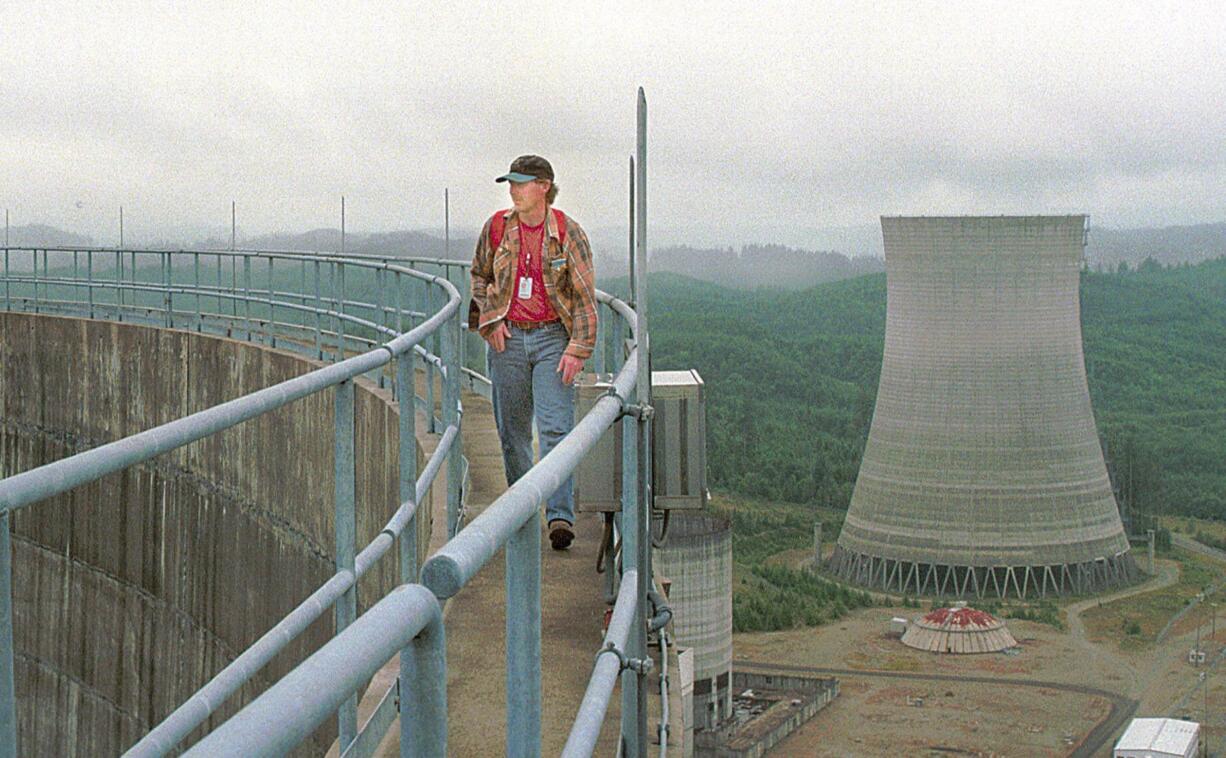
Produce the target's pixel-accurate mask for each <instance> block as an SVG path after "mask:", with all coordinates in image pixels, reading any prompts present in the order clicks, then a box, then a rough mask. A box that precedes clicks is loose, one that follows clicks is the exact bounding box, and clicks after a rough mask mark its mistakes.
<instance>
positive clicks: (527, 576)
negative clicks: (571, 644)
mask: <svg viewBox="0 0 1226 758" xmlns="http://www.w3.org/2000/svg"><path fill="white" fill-rule="evenodd" d="M506 593H507V594H506V605H507V612H506V630H507V638H506V643H507V653H506V658H507V673H506V677H507V690H506V703H507V708H506V718H507V745H506V754H507V755H509V756H538V755H540V754H541V528H540V524H538V523H537V520H536V519H535V518H529V519H527V520H526V521H525V522H524V523H523V524H522V525H521V526H520V527H519V528H518V529H517V530H516V531H515V533H514V535H513V536H512V537H511V539H510V540H509V541H508V542H507V547H506Z"/></svg>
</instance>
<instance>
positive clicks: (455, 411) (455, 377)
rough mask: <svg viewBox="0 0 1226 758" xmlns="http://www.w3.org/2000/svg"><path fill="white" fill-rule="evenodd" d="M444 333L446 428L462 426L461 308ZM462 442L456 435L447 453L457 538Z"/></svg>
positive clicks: (450, 518)
mask: <svg viewBox="0 0 1226 758" xmlns="http://www.w3.org/2000/svg"><path fill="white" fill-rule="evenodd" d="M439 331H441V332H443V335H442V337H443V365H445V366H446V367H447V376H446V377H445V378H444V382H445V384H444V386H443V390H444V391H443V429H444V431H446V429H447V428H448V427H451V426H455V427H457V428H458V427H459V426H460V413H459V408H460V360H459V355H460V336H461V332H460V310H456V313H455V315H454V316H452V317H451V318H450V319H448V320H447V321H446V322H445V323H444V324H442V325H441V326H440V327H439ZM463 447H464V446H463V443H462V441H461V437H460V435H458V434H457V435H456V436H455V441H454V442H452V443H451V450H449V451H448V453H447V536H448V537H454V536H455V534H456V532H458V531H459V530H460V489H461V487H462V486H463V483H464V479H463V476H462V474H463V472H462V471H461V468H462V467H463V457H462V450H463Z"/></svg>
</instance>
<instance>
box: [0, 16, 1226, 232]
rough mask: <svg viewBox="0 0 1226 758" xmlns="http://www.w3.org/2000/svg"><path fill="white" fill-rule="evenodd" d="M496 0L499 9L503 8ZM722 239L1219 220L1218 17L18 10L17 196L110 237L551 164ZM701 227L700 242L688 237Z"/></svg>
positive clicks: (289, 214) (298, 213)
mask: <svg viewBox="0 0 1226 758" xmlns="http://www.w3.org/2000/svg"><path fill="white" fill-rule="evenodd" d="M487 6H488V8H487ZM640 85H641V86H643V87H644V88H645V90H646V93H647V99H648V106H649V113H650V129H649V150H650V153H649V164H648V165H649V169H650V183H649V197H650V203H649V208H650V212H651V219H652V225H653V227H655V228H659V229H662V230H663V229H669V230H689V231H692V232H693V233H694V235H695V241H697V242H708V241H713V240H715V239H725V240H726V241H727V242H729V243H732V244H735V243H739V242H750V241H770V240H767V239H761V237H762V235H764V234H769V233H770V231H769V230H772V229H787V228H790V227H827V226H843V225H861V224H870V223H875V222H876V219H877V217H878V216H879V215H882V214H964V213H965V214H971V213H976V214H978V213H993V214H995V213H1070V212H1072V213H1082V212H1084V213H1089V214H1091V217H1092V221H1093V223H1096V224H1099V225H1106V226H1159V225H1174V224H1188V223H1198V222H1210V221H1223V220H1226V212H1224V210H1223V203H1222V199H1223V198H1224V197H1226V157H1224V156H1226V149H1224V148H1223V145H1224V143H1226V140H1224V137H1226V128H1224V127H1226V107H1223V105H1222V104H1223V103H1224V102H1226V4H1223V3H1222V2H1211V3H1204V4H1199V3H1191V2H1178V3H1169V4H1161V3H1144V4H1142V3H1120V2H1118V1H1117V2H1111V3H1101V4H1099V3H1090V4H1077V3H1068V2H1062V3H1053V4H1036V3H1031V2H1027V3H1008V4H1004V3H1002V4H992V3H981V2H976V3H956V2H942V3H935V4H918V3H914V2H905V3H904V2H897V3H883V2H865V3H837V4H835V3H762V2H753V3H750V2H741V3H726V4H725V3H712V2H701V3H679V2H669V3H653V4H628V3H619V2H607V1H606V2H600V3H586V2H576V1H575V0H570V1H569V2H564V3H557V4H553V3H515V4H510V3H496V4H494V3H490V4H487V3H479V2H478V3H471V4H465V3H456V2H454V1H453V2H447V3H437V4H436V3H413V4H391V3H371V4H369V5H367V4H357V3H338V2H329V3H326V4H313V3H303V2H301V0H298V1H297V2H292V3H285V4H271V3H251V2H241V3H220V2H200V3H158V4H141V5H135V4H127V3H120V2H106V3H84V2H71V3H57V2H38V3H24V2H22V3H17V4H13V3H6V4H5V6H4V8H3V10H0V205H3V206H4V207H7V208H9V209H10V212H11V215H12V220H13V223H14V224H25V223H48V224H52V225H56V226H60V227H62V228H65V229H69V230H72V231H78V232H82V233H87V234H93V235H103V236H105V235H107V234H110V233H111V232H109V231H107V230H110V229H111V228H112V227H113V226H114V225H115V222H114V217H115V215H116V213H117V210H116V209H117V208H118V206H119V205H121V204H122V205H123V206H124V208H125V218H126V222H127V226H128V228H129V230H130V233H133V234H135V235H136V236H139V230H141V229H142V228H144V229H152V228H164V227H199V226H214V227H218V228H225V227H228V224H229V215H230V201H231V199H233V200H235V201H236V202H237V205H238V216H239V226H240V229H241V230H242V231H243V232H245V233H248V234H254V233H259V232H266V231H272V230H279V229H286V230H304V229H309V228H315V227H322V226H336V225H337V224H338V220H337V217H338V216H339V197H340V196H341V195H342V194H343V195H345V196H346V198H347V211H348V214H347V216H348V226H349V228H350V229H351V230H353V231H358V232H362V231H378V230H391V229H402V228H416V227H440V226H441V225H442V198H443V189H444V188H445V187H449V188H450V191H451V200H452V203H451V210H452V215H451V218H452V224H453V227H460V228H463V227H476V226H477V225H479V224H480V223H481V222H482V221H483V220H484V218H485V217H486V216H487V215H488V213H489V212H490V211H492V210H493V209H494V208H497V207H500V206H505V205H506V199H505V198H506V195H505V189H504V186H503V185H495V184H494V183H493V182H492V179H493V177H494V176H496V175H497V174H499V173H502V172H503V171H505V170H506V167H507V164H508V163H509V162H510V160H511V158H513V157H515V156H516V155H518V154H520V153H527V152H533V153H539V154H542V155H545V156H546V157H548V158H549V159H550V160H551V161H552V162H553V165H554V168H555V170H556V171H557V174H558V183H559V186H560V187H561V196H560V198H559V200H558V205H559V206H560V207H562V208H565V209H566V210H567V211H568V212H570V213H571V214H572V215H574V216H575V217H576V218H577V219H578V220H579V221H580V222H582V223H583V224H584V225H585V226H588V227H591V228H597V227H610V226H615V225H618V224H621V223H623V222H624V219H625V218H626V215H627V211H626V183H627V171H628V165H627V161H628V156H629V155H630V153H631V152H632V151H633V148H634V113H635V111H634V108H635V91H636V88H637V87H638V86H640ZM699 229H702V231H698V230H699Z"/></svg>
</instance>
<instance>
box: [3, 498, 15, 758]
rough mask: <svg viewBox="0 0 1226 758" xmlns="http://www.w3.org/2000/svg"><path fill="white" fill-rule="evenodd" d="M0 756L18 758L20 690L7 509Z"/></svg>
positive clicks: (4, 539) (4, 522)
mask: <svg viewBox="0 0 1226 758" xmlns="http://www.w3.org/2000/svg"><path fill="white" fill-rule="evenodd" d="M0 758H17V691H16V688H15V687H14V677H13V552H12V541H11V539H10V537H9V512H8V511H4V512H3V513H0Z"/></svg>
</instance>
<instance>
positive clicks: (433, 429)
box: [421, 282, 450, 527]
mask: <svg viewBox="0 0 1226 758" xmlns="http://www.w3.org/2000/svg"><path fill="white" fill-rule="evenodd" d="M423 285H424V287H425V290H426V302H425V305H424V307H423V308H422V309H421V312H422V320H423V321H424V320H425V319H427V318H429V317H430V314H431V313H434V287H433V286H431V284H430V283H429V282H423ZM438 333H439V330H438V329H435V330H434V332H433V333H432V334H431V335H429V336H428V337H426V339H425V343H426V348H427V349H426V353H427V355H426V429H428V430H429V431H430V433H431V434H435V433H437V432H439V431H440V430H439V428H438V425H437V424H435V423H434V363H433V362H432V361H431V360H430V358H431V356H437V355H438V354H439V352H440V349H439V338H438ZM430 348H433V349H432V350H431V349H430ZM448 527H450V524H449V525H448Z"/></svg>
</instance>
